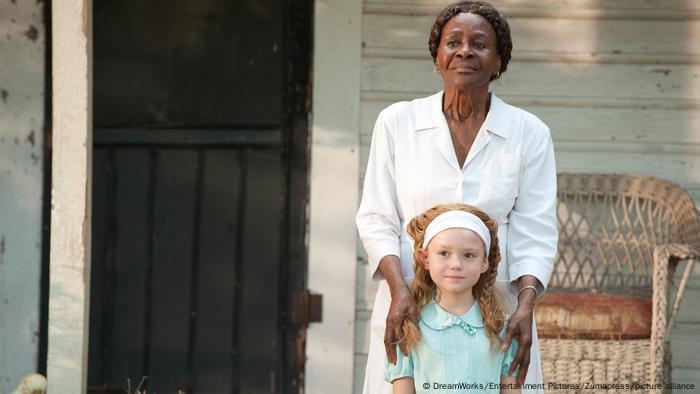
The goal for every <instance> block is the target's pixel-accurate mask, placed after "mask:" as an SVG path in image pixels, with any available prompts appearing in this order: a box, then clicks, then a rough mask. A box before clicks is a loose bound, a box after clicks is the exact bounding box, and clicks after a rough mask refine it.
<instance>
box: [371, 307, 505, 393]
mask: <svg viewBox="0 0 700 394" xmlns="http://www.w3.org/2000/svg"><path fill="white" fill-rule="evenodd" d="M419 327H420V331H421V336H422V338H421V342H420V344H419V345H418V346H417V347H416V348H414V349H412V350H411V352H410V353H409V355H408V356H404V355H403V353H401V351H399V350H398V345H397V351H396V354H397V360H396V365H393V364H390V363H389V362H388V360H387V361H386V362H385V370H384V378H385V379H386V381H387V382H393V381H394V380H396V379H398V378H402V377H412V378H413V380H414V384H415V388H416V393H442V392H444V393H451V394H453V393H470V392H471V393H475V392H479V393H498V392H499V391H500V390H499V386H498V384H499V383H500V381H501V375H508V369H510V365H511V363H512V362H513V358H514V357H515V352H516V350H517V342H516V341H515V340H513V342H512V343H511V346H510V348H509V349H508V350H507V351H505V352H503V351H500V348H494V347H492V346H491V343H490V342H489V339H488V337H487V336H486V329H485V328H484V320H483V318H482V316H481V309H480V308H479V303H478V302H475V303H474V305H472V307H471V308H469V310H468V311H467V312H466V313H465V314H464V315H462V316H457V315H453V314H452V313H449V312H447V311H446V310H444V309H442V308H441V307H440V306H439V305H437V304H436V303H435V301H434V300H433V301H431V302H430V303H429V304H428V305H426V306H425V308H423V311H422V312H421V317H420V322H419ZM505 331H506V328H505V325H504V328H503V330H501V333H500V336H501V338H503V337H504V336H505ZM512 376H517V371H516V372H515V373H514V374H513V375H512Z"/></svg>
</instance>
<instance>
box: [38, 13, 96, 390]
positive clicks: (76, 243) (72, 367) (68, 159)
mask: <svg viewBox="0 0 700 394" xmlns="http://www.w3.org/2000/svg"><path fill="white" fill-rule="evenodd" d="M91 10H92V1H91V0H54V1H53V2H52V7H51V15H52V42H51V48H52V70H53V76H52V78H53V80H52V89H53V97H52V108H53V144H52V147H53V160H52V169H53V171H52V185H51V252H50V268H49V270H50V283H49V333H48V336H49V339H48V356H47V357H48V360H47V363H48V365H47V375H48V382H49V388H48V391H49V392H52V393H85V392H86V390H87V356H88V332H89V322H90V319H89V313H90V211H91V201H90V200H91V189H92V188H91V179H90V178H91V172H92V171H91V156H92V138H91V134H92V130H91V129H92V118H91V112H92V95H91V89H92V71H91V70H92V17H91V14H92V12H91Z"/></svg>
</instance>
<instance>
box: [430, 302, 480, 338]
mask: <svg viewBox="0 0 700 394" xmlns="http://www.w3.org/2000/svg"><path fill="white" fill-rule="evenodd" d="M421 321H422V322H423V323H425V324H426V325H427V326H428V327H430V328H432V329H433V330H444V329H446V328H450V327H452V326H461V327H463V328H465V329H466V330H467V332H469V333H470V334H472V335H473V333H472V332H470V331H471V330H469V329H468V327H467V326H471V327H474V328H482V327H484V319H483V318H482V317H481V309H480V308H479V302H478V301H474V304H473V305H472V306H471V308H469V310H468V311H467V312H466V313H464V314H463V315H461V316H457V315H454V314H452V313H450V312H448V311H446V310H444V309H442V308H441V307H440V306H439V305H438V304H437V303H435V300H434V299H433V300H431V301H430V303H428V305H426V306H425V308H423V312H421Z"/></svg>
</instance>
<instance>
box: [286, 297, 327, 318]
mask: <svg viewBox="0 0 700 394" xmlns="http://www.w3.org/2000/svg"><path fill="white" fill-rule="evenodd" d="M322 310H323V296H322V295H321V294H314V293H311V292H310V291H309V290H305V291H301V292H298V293H294V299H293V300H292V323H294V324H298V325H308V324H309V323H320V322H321V320H322V318H323V313H322Z"/></svg>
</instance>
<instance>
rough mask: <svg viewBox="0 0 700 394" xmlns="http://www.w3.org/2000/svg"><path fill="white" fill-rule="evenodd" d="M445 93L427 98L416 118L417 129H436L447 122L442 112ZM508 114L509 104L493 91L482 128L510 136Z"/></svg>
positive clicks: (503, 135)
mask: <svg viewBox="0 0 700 394" xmlns="http://www.w3.org/2000/svg"><path fill="white" fill-rule="evenodd" d="M443 94H444V91H440V92H437V93H435V94H434V95H432V96H429V97H427V98H426V100H425V101H424V105H422V106H421V108H420V112H421V113H420V115H419V116H418V117H417V118H416V123H415V130H416V131H419V130H428V129H434V128H437V127H438V126H440V125H443V124H446V120H445V115H444V114H443V113H442V96H443ZM508 115H509V114H508V104H506V103H505V102H503V100H501V99H500V98H498V97H497V96H496V95H495V94H494V93H491V106H490V107H489V112H488V113H487V114H486V119H485V120H484V125H483V126H482V128H484V129H486V130H487V131H489V132H491V133H493V134H496V135H498V136H501V137H503V138H509V137H510V135H511V133H510V127H509V126H508V121H509V116H508Z"/></svg>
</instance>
